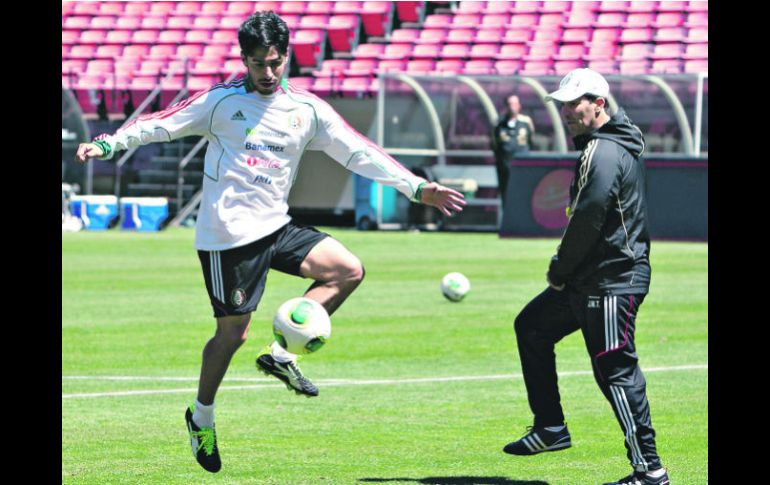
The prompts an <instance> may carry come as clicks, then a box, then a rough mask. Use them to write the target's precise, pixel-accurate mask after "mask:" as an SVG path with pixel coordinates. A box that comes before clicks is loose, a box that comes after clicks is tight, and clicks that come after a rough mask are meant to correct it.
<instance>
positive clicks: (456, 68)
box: [434, 2, 476, 74]
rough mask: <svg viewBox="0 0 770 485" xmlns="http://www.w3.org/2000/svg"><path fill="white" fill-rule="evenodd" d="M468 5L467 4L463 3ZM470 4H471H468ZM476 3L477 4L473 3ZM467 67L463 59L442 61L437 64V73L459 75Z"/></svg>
mask: <svg viewBox="0 0 770 485" xmlns="http://www.w3.org/2000/svg"><path fill="white" fill-rule="evenodd" d="M463 3H466V2H463ZM468 3H470V2H468ZM473 3H476V2H473ZM464 66H465V61H463V60H462V59H442V60H440V61H438V62H436V67H435V68H434V71H435V72H438V73H442V74H459V73H461V72H462V70H463V67H464Z"/></svg>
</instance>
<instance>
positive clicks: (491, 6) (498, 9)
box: [462, 1, 516, 13]
mask: <svg viewBox="0 0 770 485" xmlns="http://www.w3.org/2000/svg"><path fill="white" fill-rule="evenodd" d="M462 3H475V2H462ZM479 3H483V2H479ZM515 3H516V2H511V1H508V2H505V1H491V2H487V4H486V6H483V7H482V11H483V12H484V13H510V12H511V11H513V5H514V4H515Z"/></svg>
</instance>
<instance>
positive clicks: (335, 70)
mask: <svg viewBox="0 0 770 485" xmlns="http://www.w3.org/2000/svg"><path fill="white" fill-rule="evenodd" d="M350 62H351V61H350V59H326V60H325V61H323V62H322V63H321V69H319V70H316V71H313V76H315V77H344V74H343V73H344V72H345V70H346V69H349V68H350Z"/></svg>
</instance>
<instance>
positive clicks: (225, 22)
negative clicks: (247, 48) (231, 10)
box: [218, 15, 246, 31]
mask: <svg viewBox="0 0 770 485" xmlns="http://www.w3.org/2000/svg"><path fill="white" fill-rule="evenodd" d="M244 20H246V17H237V16H233V15H228V16H223V17H220V18H219V27H218V28H219V29H221V30H236V31H237V30H238V28H239V27H240V26H241V24H242V23H243V21H244Z"/></svg>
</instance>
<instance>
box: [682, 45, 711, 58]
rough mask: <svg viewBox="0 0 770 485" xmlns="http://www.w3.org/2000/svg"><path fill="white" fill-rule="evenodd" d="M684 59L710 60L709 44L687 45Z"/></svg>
mask: <svg viewBox="0 0 770 485" xmlns="http://www.w3.org/2000/svg"><path fill="white" fill-rule="evenodd" d="M682 58H683V59H708V58H709V45H708V44H687V47H686V48H685V51H684V53H683V54H682Z"/></svg>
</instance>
